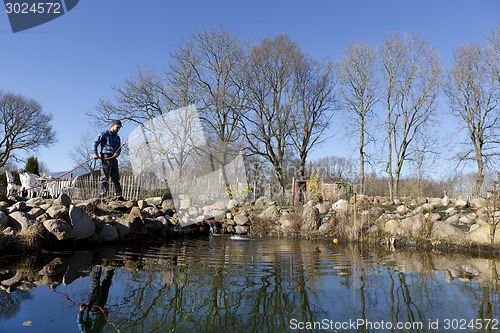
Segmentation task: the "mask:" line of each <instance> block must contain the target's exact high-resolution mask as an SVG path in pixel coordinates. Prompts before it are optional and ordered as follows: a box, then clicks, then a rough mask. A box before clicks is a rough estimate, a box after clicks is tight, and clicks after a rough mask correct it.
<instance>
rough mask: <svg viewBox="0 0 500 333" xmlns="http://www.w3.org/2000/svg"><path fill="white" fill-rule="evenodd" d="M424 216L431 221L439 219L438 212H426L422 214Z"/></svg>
mask: <svg viewBox="0 0 500 333" xmlns="http://www.w3.org/2000/svg"><path fill="white" fill-rule="evenodd" d="M424 218H425V219H426V220H429V221H431V222H436V221H441V215H439V214H438V213H426V214H425V215H424Z"/></svg>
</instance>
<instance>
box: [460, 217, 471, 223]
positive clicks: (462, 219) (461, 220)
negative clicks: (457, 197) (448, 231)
mask: <svg viewBox="0 0 500 333" xmlns="http://www.w3.org/2000/svg"><path fill="white" fill-rule="evenodd" d="M471 222H472V221H471V219H469V218H468V217H465V216H463V217H461V218H459V219H458V223H459V224H471Z"/></svg>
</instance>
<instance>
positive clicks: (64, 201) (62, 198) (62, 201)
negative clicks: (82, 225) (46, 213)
mask: <svg viewBox="0 0 500 333" xmlns="http://www.w3.org/2000/svg"><path fill="white" fill-rule="evenodd" d="M54 204H56V205H62V206H66V207H68V208H69V206H70V205H71V198H70V197H69V196H68V195H67V194H66V193H62V194H61V195H59V196H58V197H57V199H56V200H54Z"/></svg>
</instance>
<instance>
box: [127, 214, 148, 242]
mask: <svg viewBox="0 0 500 333" xmlns="http://www.w3.org/2000/svg"><path fill="white" fill-rule="evenodd" d="M128 222H129V223H130V232H131V233H132V234H138V235H144V234H147V233H148V230H147V228H146V225H145V224H144V219H143V217H142V214H141V210H140V209H139V207H133V208H132V210H131V211H130V213H129V215H128Z"/></svg>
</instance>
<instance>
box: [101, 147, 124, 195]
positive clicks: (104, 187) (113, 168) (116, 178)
mask: <svg viewBox="0 0 500 333" xmlns="http://www.w3.org/2000/svg"><path fill="white" fill-rule="evenodd" d="M111 156H113V155H112V154H102V158H103V160H101V195H108V189H109V177H111V181H112V182H113V185H114V187H115V195H116V196H117V197H119V196H121V195H122V187H121V185H120V172H119V171H118V161H117V160H116V158H110V157H111ZM108 158H110V159H108Z"/></svg>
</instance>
